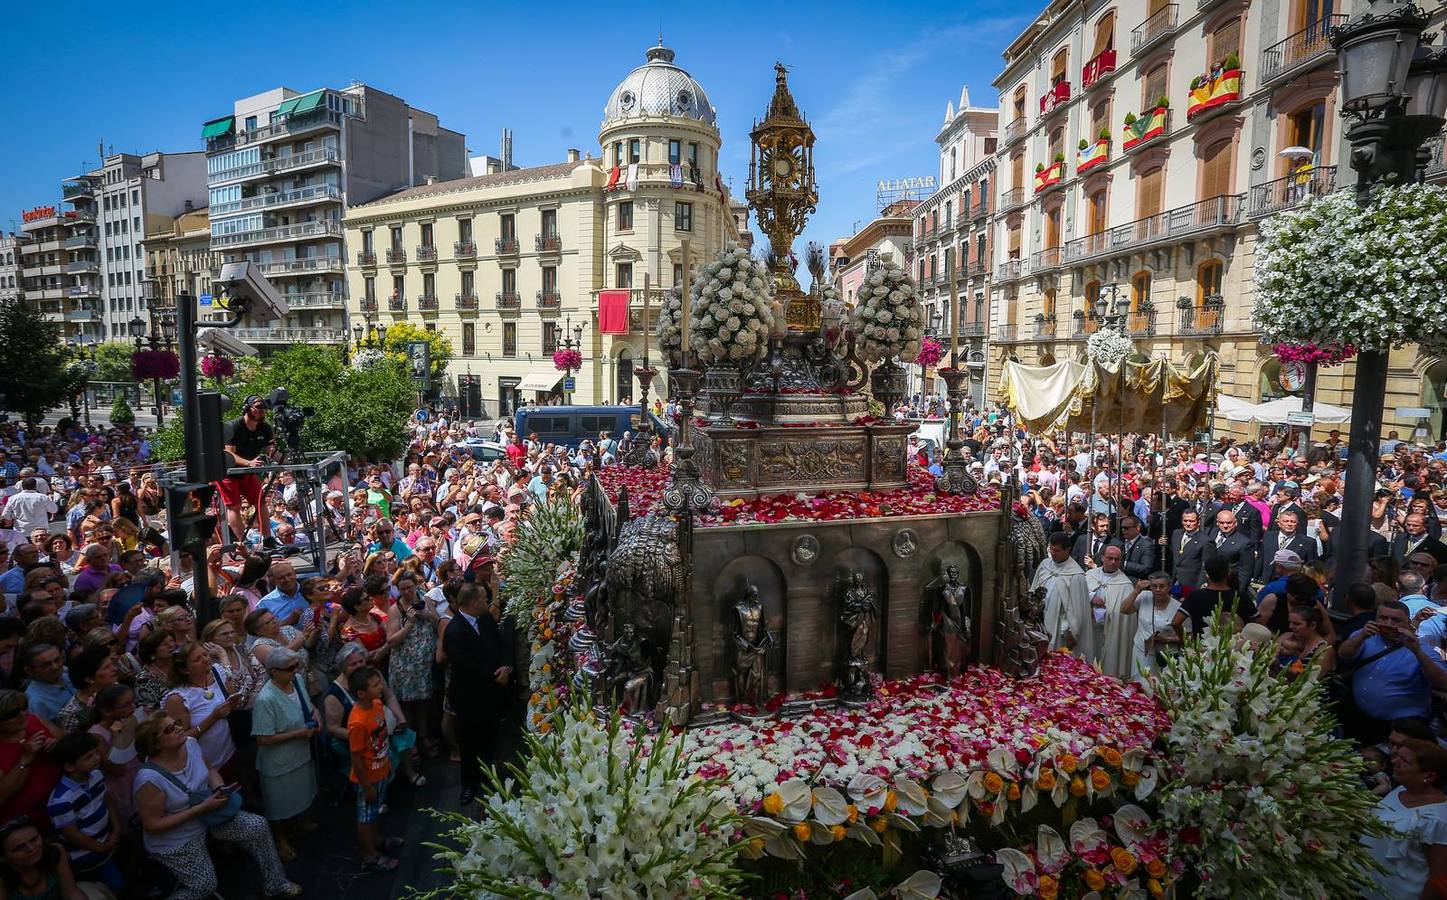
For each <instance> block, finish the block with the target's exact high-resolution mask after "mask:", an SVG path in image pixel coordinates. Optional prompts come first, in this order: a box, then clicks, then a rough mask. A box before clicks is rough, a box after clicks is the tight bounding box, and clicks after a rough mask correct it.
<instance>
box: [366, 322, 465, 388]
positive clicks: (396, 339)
mask: <svg viewBox="0 0 1447 900" xmlns="http://www.w3.org/2000/svg"><path fill="white" fill-rule="evenodd" d="M412 341H426V342H427V343H428V344H430V345H431V357H432V378H433V380H434V381H436V380H437V379H439V378H441V377H442V373H443V372H445V371H447V364H448V363H449V362H451V361H452V341H450V340H449V339H448V338H447V335H445V334H442V333H441V332H439V331H428V330H427V329H425V328H419V327H417V326H416V325H413V324H411V323H410V322H398V323H397V324H395V325H392V326H389V327H388V328H387V337H386V338H385V339H384V340H383V341H382V349H383V350H385V351H387V354H388V355H389V356H391V357H392V358H394V359H396V360H397V361H398V362H402V363H405V362H406V361H407V345H408V344H409V343H411V342H412Z"/></svg>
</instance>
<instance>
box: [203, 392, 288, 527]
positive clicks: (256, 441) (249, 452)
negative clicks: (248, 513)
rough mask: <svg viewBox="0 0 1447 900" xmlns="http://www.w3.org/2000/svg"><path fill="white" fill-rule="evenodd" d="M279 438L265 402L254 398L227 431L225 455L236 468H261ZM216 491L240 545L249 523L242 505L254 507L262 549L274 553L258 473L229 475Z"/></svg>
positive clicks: (242, 408) (228, 522)
mask: <svg viewBox="0 0 1447 900" xmlns="http://www.w3.org/2000/svg"><path fill="white" fill-rule="evenodd" d="M275 444H276V437H275V435H274V434H273V432H272V428H271V425H270V424H268V423H267V421H266V401H265V400H263V399H262V398H260V397H258V396H256V395H255V394H252V395H251V396H249V397H247V398H246V400H245V402H244V403H243V404H242V407H241V418H239V419H235V420H233V421H232V422H231V423H229V424H228V425H227V428H226V453H227V455H229V456H230V457H231V463H232V465H235V466H260V465H263V464H265V463H266V462H267V458H268V457H269V456H270V454H271V451H272V450H273V448H274V447H275ZM216 490H217V491H218V492H219V493H220V494H221V499H222V501H223V502H225V504H226V526H227V527H228V528H230V529H231V534H232V535H233V537H234V538H235V540H238V541H244V540H245V539H246V529H247V523H246V521H245V520H244V519H243V518H242V515H241V502H242V501H243V500H245V501H246V502H247V503H250V504H251V508H252V509H253V510H254V511H255V512H256V527H257V529H258V530H259V531H260V532H261V542H262V546H263V547H264V548H265V549H267V550H271V549H274V548H275V547H276V539H275V538H274V537H272V536H271V517H270V516H268V515H267V514H266V511H265V510H263V509H262V508H261V479H259V478H257V477H256V473H254V472H248V473H246V474H245V475H228V476H226V477H225V478H223V479H221V480H220V481H218V482H216Z"/></svg>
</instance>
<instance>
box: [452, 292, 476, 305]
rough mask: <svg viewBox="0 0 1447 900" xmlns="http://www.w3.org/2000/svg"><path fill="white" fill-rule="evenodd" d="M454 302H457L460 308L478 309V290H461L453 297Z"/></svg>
mask: <svg viewBox="0 0 1447 900" xmlns="http://www.w3.org/2000/svg"><path fill="white" fill-rule="evenodd" d="M453 302H454V303H456V304H457V308H458V309H477V292H476V291H468V292H466V293H462V292H459V293H458V294H457V296H456V297H454V298H453Z"/></svg>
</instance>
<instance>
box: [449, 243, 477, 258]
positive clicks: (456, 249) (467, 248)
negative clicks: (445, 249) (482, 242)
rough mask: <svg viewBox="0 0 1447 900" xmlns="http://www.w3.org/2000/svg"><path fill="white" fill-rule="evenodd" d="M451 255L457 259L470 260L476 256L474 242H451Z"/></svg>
mask: <svg viewBox="0 0 1447 900" xmlns="http://www.w3.org/2000/svg"><path fill="white" fill-rule="evenodd" d="M452 255H453V256H455V257H457V258H458V259H471V258H472V257H474V256H476V255H477V242H476V241H453V242H452Z"/></svg>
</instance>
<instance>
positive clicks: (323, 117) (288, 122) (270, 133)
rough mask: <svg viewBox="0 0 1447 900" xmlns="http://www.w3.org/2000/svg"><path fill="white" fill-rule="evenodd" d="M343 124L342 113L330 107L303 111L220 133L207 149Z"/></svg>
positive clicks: (217, 148) (218, 148)
mask: <svg viewBox="0 0 1447 900" xmlns="http://www.w3.org/2000/svg"><path fill="white" fill-rule="evenodd" d="M341 124H342V114H341V113H339V112H335V111H333V110H330V109H320V110H316V111H315V112H310V113H302V114H301V115H299V116H287V117H286V118H285V119H283V120H282V121H280V122H272V123H271V124H269V125H262V126H260V127H258V128H253V129H251V130H249V131H238V132H235V133H234V134H223V135H218V136H217V137H214V138H211V139H209V140H208V141H207V142H206V149H207V150H208V151H210V152H212V153H215V152H217V151H219V150H226V149H228V148H230V147H244V146H246V145H247V144H254V143H256V142H257V141H265V140H270V139H271V138H275V137H285V136H286V135H290V134H301V133H303V132H307V131H311V130H313V129H316V128H323V127H327V126H331V127H340V126H341Z"/></svg>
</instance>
